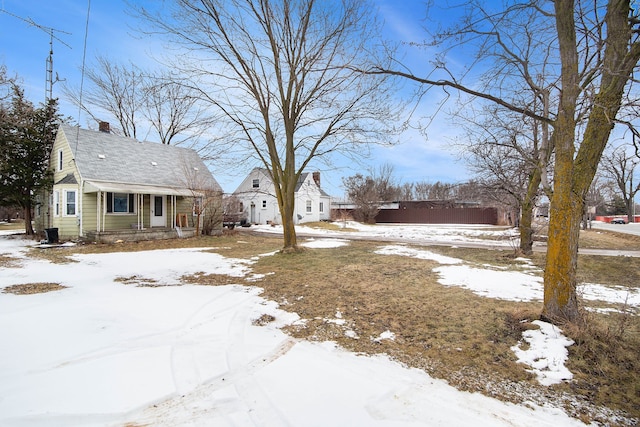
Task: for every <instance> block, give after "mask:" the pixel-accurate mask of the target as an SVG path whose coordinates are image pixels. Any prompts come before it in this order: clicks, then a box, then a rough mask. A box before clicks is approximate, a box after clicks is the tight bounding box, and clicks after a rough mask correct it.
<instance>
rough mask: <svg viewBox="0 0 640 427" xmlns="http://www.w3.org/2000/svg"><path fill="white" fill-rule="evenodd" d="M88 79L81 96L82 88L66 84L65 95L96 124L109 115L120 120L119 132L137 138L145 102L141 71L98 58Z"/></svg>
mask: <svg viewBox="0 0 640 427" xmlns="http://www.w3.org/2000/svg"><path fill="white" fill-rule="evenodd" d="M86 77H87V79H88V81H89V83H90V85H89V87H88V88H85V89H84V91H83V93H82V94H81V93H80V90H79V89H76V88H73V87H71V86H68V85H65V86H64V89H63V91H64V94H65V96H66V97H67V98H69V99H70V100H71V101H72V102H73V103H74V104H75V105H77V106H80V107H81V108H82V109H83V110H84V111H85V112H86V113H87V114H88V115H89V116H90V117H91V118H92V119H93V120H94V121H95V122H101V121H104V120H103V119H102V118H101V117H104V115H105V114H108V115H110V116H111V117H112V118H114V119H115V120H116V121H117V124H118V125H119V129H117V132H118V133H121V134H122V135H124V136H126V137H129V138H137V137H138V128H139V125H140V120H141V119H142V116H141V114H140V112H141V111H142V110H143V108H144V103H145V98H144V86H145V76H144V73H143V72H142V70H140V69H139V68H138V67H137V66H135V65H133V64H131V65H129V66H128V67H127V66H125V65H119V64H117V63H115V62H113V61H112V60H110V59H109V58H107V57H104V56H98V57H97V58H96V65H95V66H94V67H88V68H87V70H86ZM114 130H116V128H115V123H114Z"/></svg>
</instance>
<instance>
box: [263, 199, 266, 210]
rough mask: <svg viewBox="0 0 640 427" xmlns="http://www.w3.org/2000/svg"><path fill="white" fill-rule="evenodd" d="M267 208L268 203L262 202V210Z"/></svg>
mask: <svg viewBox="0 0 640 427" xmlns="http://www.w3.org/2000/svg"><path fill="white" fill-rule="evenodd" d="M266 207H267V201H266V200H263V201H262V209H266Z"/></svg>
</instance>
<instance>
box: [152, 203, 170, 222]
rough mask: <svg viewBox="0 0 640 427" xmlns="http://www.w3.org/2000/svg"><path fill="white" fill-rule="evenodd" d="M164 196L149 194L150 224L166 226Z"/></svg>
mask: <svg viewBox="0 0 640 427" xmlns="http://www.w3.org/2000/svg"><path fill="white" fill-rule="evenodd" d="M165 203H166V198H165V197H164V196H151V226H152V227H166V226H167V216H166V214H165V210H166V209H165V208H166V206H165Z"/></svg>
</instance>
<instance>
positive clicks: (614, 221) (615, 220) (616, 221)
mask: <svg viewBox="0 0 640 427" xmlns="http://www.w3.org/2000/svg"><path fill="white" fill-rule="evenodd" d="M626 223H627V221H626V220H625V219H624V218H613V219H612V220H611V224H626Z"/></svg>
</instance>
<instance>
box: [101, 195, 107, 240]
mask: <svg viewBox="0 0 640 427" xmlns="http://www.w3.org/2000/svg"><path fill="white" fill-rule="evenodd" d="M102 194H103V197H102V231H104V229H105V222H106V217H107V198H106V197H104V194H105V193H104V192H103V193H102Z"/></svg>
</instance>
